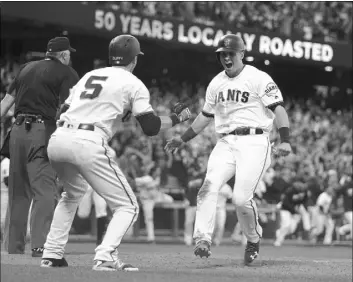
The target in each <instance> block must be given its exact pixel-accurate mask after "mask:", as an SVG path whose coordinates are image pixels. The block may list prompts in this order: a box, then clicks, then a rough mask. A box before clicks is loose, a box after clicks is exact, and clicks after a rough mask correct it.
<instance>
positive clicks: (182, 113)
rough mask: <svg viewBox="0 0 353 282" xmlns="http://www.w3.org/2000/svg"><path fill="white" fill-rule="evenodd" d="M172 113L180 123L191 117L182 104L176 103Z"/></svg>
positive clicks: (187, 109)
mask: <svg viewBox="0 0 353 282" xmlns="http://www.w3.org/2000/svg"><path fill="white" fill-rule="evenodd" d="M172 111H173V113H175V114H176V115H177V116H178V119H179V121H180V122H184V121H187V120H188V119H190V117H191V113H190V110H189V108H188V107H187V105H186V104H184V103H180V102H179V103H176V104H175V105H174V107H173V110H172Z"/></svg>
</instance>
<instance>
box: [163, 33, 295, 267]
mask: <svg viewBox="0 0 353 282" xmlns="http://www.w3.org/2000/svg"><path fill="white" fill-rule="evenodd" d="M244 52H245V47H244V42H243V40H242V39H241V37H239V36H237V35H234V34H227V35H225V36H223V37H222V38H221V39H220V41H219V43H218V49H217V50H216V54H217V59H218V61H219V62H220V63H221V64H222V66H223V68H224V71H222V72H220V73H219V74H218V75H216V77H214V78H213V80H212V81H211V82H210V84H209V85H208V87H207V90H206V99H205V104H204V107H203V110H202V112H201V113H200V114H199V115H198V116H197V117H196V119H195V120H194V122H193V123H192V125H191V126H190V127H189V128H188V129H187V130H186V131H185V132H184V134H183V135H182V136H181V137H174V138H172V139H170V140H168V142H167V145H166V147H165V149H166V150H167V151H174V150H175V149H177V148H178V147H179V146H181V145H182V144H183V143H185V142H188V141H190V140H191V139H193V138H194V137H195V136H196V135H197V134H199V133H200V132H201V131H202V130H203V129H204V128H205V127H206V126H207V125H208V124H209V123H210V122H211V120H212V119H213V118H214V121H215V129H216V132H217V133H219V134H221V135H222V136H223V137H222V138H220V139H219V140H218V142H217V144H216V146H215V147H214V149H213V151H212V153H211V155H210V158H209V160H208V167H207V173H206V178H205V181H204V183H203V185H202V187H201V189H200V191H199V193H198V199H197V212H196V222H195V231H194V239H195V240H196V247H195V250H194V253H195V255H196V256H200V257H203V256H206V257H208V256H210V254H211V250H210V246H211V237H212V233H213V229H214V222H215V220H214V219H215V212H216V205H217V196H218V192H219V190H220V188H221V187H222V186H223V184H224V183H226V182H227V181H228V180H229V179H230V178H231V177H232V176H233V175H235V177H236V179H235V185H234V190H233V202H234V203H235V205H236V209H237V214H238V218H239V221H240V225H241V228H242V230H243V231H244V234H245V236H246V238H247V245H246V248H245V256H244V258H245V263H246V264H251V263H252V262H253V261H254V260H255V258H256V257H257V256H258V253H259V247H260V239H261V236H262V228H261V226H260V225H259V223H258V214H257V208H256V204H255V202H254V201H253V199H252V198H253V194H254V191H255V189H256V187H257V185H258V182H259V179H261V177H262V175H263V174H264V172H265V171H266V169H267V168H268V167H269V165H270V163H271V145H270V141H269V133H270V131H271V129H272V125H273V121H274V119H275V118H276V123H277V127H278V128H279V134H280V137H281V143H280V144H279V145H278V147H277V151H276V152H277V154H278V155H280V156H286V155H288V154H289V153H290V152H291V146H290V144H289V139H290V138H289V121H288V116H287V112H286V110H285V109H284V107H283V98H282V94H281V91H280V90H279V88H278V87H277V85H276V84H275V83H274V81H273V80H272V78H271V77H270V76H269V75H268V74H267V73H265V72H263V71H260V70H258V69H257V68H255V67H253V66H250V65H244V64H243V58H244Z"/></svg>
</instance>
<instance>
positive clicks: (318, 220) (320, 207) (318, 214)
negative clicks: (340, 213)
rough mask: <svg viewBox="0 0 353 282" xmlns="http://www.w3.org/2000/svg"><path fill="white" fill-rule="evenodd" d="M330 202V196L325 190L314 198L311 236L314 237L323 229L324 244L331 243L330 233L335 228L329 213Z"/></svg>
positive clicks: (331, 233)
mask: <svg viewBox="0 0 353 282" xmlns="http://www.w3.org/2000/svg"><path fill="white" fill-rule="evenodd" d="M331 203H332V196H331V195H330V194H328V193H327V192H322V193H321V194H320V195H319V197H318V198H317V200H316V206H315V208H314V211H313V213H314V216H313V222H312V225H313V229H312V236H313V237H314V239H315V238H316V237H317V236H319V235H320V234H321V233H322V232H323V231H324V229H325V237H324V241H323V243H324V244H331V243H332V235H333V232H334V229H335V223H334V221H333V219H332V216H331V214H330V213H329V210H330V206H331Z"/></svg>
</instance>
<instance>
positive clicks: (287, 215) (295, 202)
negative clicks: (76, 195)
mask: <svg viewBox="0 0 353 282" xmlns="http://www.w3.org/2000/svg"><path fill="white" fill-rule="evenodd" d="M305 189H306V187H305V186H304V185H299V184H298V185H297V184H294V186H293V187H292V188H290V189H288V190H287V191H285V193H284V194H283V197H282V201H281V202H280V203H278V204H277V208H278V209H279V210H280V223H279V228H278V229H277V230H276V240H275V242H274V246H275V247H280V246H281V245H282V244H283V241H284V239H285V238H286V236H288V235H291V234H293V233H294V232H295V230H296V229H297V227H298V224H299V222H300V220H303V219H304V218H303V216H302V214H303V211H302V209H305V208H304V204H305V203H306V201H307V197H308V192H307V191H306V190H305ZM303 225H305V224H304V220H303ZM304 229H308V228H304ZM309 229H310V226H309Z"/></svg>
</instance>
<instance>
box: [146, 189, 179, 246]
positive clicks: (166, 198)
mask: <svg viewBox="0 0 353 282" xmlns="http://www.w3.org/2000/svg"><path fill="white" fill-rule="evenodd" d="M158 194H159V195H160V196H159V197H158V198H156V199H140V201H141V205H142V209H143V214H144V220H145V224H146V231H147V240H148V241H154V240H155V235H154V222H153V218H154V216H153V210H154V206H155V205H156V204H157V203H172V202H173V197H172V196H170V195H167V194H164V193H163V194H162V193H161V192H158Z"/></svg>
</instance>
